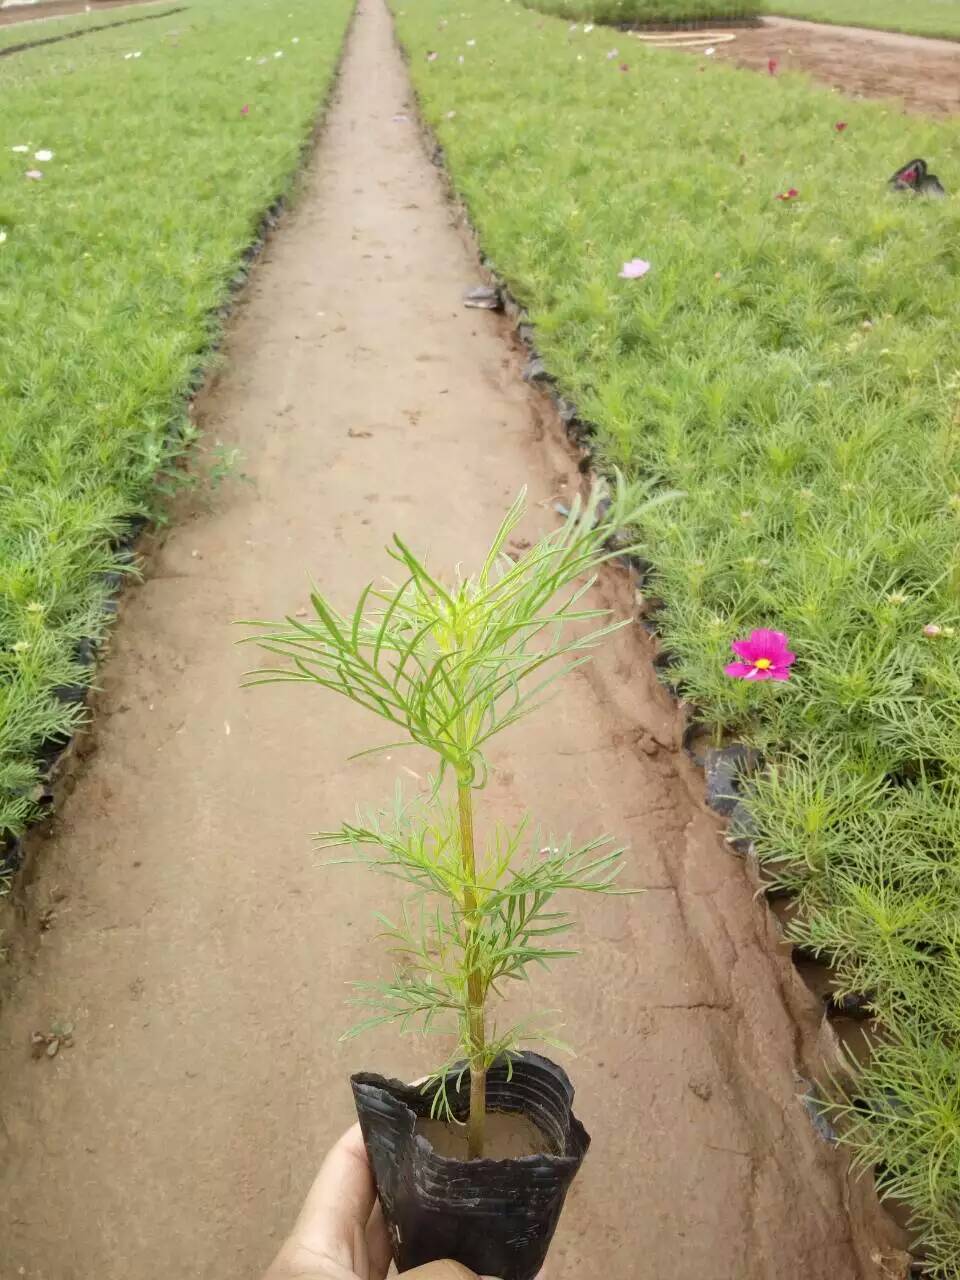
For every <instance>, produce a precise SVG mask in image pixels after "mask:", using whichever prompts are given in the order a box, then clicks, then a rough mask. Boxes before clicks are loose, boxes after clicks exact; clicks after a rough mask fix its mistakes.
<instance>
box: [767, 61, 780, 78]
mask: <svg viewBox="0 0 960 1280" xmlns="http://www.w3.org/2000/svg"><path fill="white" fill-rule="evenodd" d="M779 66H780V63H779V62H778V61H777V59H776V58H768V59H767V71H768V73H769V74H770V75H772V76H775V75H776V74H777V68H778V67H779Z"/></svg>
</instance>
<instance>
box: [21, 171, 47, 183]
mask: <svg viewBox="0 0 960 1280" xmlns="http://www.w3.org/2000/svg"><path fill="white" fill-rule="evenodd" d="M24 177H25V178H30V179H31V181H33V182H39V181H40V179H41V178H42V177H43V174H42V172H41V171H40V170H39V169H28V170H27V172H26V173H25V174H24Z"/></svg>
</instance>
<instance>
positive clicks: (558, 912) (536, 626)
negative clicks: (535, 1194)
mask: <svg viewBox="0 0 960 1280" xmlns="http://www.w3.org/2000/svg"><path fill="white" fill-rule="evenodd" d="M669 497H670V495H668V494H661V495H659V496H656V497H651V496H650V495H649V493H648V492H646V491H643V490H640V489H638V488H637V487H628V486H626V485H625V484H623V483H622V482H621V481H620V480H619V479H618V481H617V484H616V486H615V488H614V490H613V492H612V496H611V498H610V499H609V502H607V501H606V500H603V501H604V507H605V508H606V509H605V510H604V508H602V507H601V505H600V504H601V501H602V499H601V496H600V486H597V487H595V489H594V493H593V495H592V497H591V498H590V500H589V501H588V502H586V503H585V504H581V503H580V501H579V499H577V500H575V501H574V504H573V506H572V509H571V510H570V513H569V515H568V517H567V518H566V520H565V522H564V524H563V525H562V527H561V528H559V529H557V530H556V531H554V532H551V533H548V534H546V535H544V536H543V537H542V538H540V540H539V541H538V542H537V543H535V545H533V546H532V547H531V548H529V549H528V550H527V551H525V552H523V553H522V554H520V555H519V556H518V557H517V558H516V560H514V559H513V558H512V557H511V556H510V555H508V554H507V544H508V541H509V539H510V535H511V533H512V532H513V531H514V530H515V529H516V527H517V525H518V523H519V521H520V520H521V518H522V516H523V513H524V507H525V499H524V494H523V493H521V495H520V496H519V497H518V498H517V500H516V502H514V504H513V506H512V507H511V508H510V510H509V512H508V513H507V515H506V517H505V519H504V521H503V523H502V524H501V526H500V528H499V529H498V531H497V534H496V536H495V538H494V539H493V542H492V544H491V546H490V549H489V552H488V553H487V556H486V558H485V560H484V562H483V565H482V566H481V568H480V570H479V572H478V573H477V574H475V575H474V576H472V577H461V576H459V575H457V576H456V577H455V578H454V579H453V580H450V581H445V580H444V579H442V578H441V577H440V576H438V575H437V574H436V573H434V572H432V571H431V570H430V569H428V568H427V566H426V564H425V563H424V561H423V560H422V559H420V558H419V557H418V556H417V555H416V554H415V553H414V552H413V551H412V550H411V549H410V548H409V547H408V546H407V545H406V544H405V543H404V542H403V541H402V540H401V539H400V538H399V537H396V536H395V537H394V539H393V544H392V546H391V547H390V548H389V554H390V556H391V558H392V559H393V561H394V562H395V564H396V566H397V567H398V569H399V580H398V583H397V584H388V585H386V586H383V587H377V586H374V585H373V584H372V583H371V584H370V585H368V586H367V587H365V588H364V590H363V591H362V592H361V594H360V597H359V600H358V602H357V605H356V607H355V608H354V609H353V611H352V612H351V613H350V614H347V615H342V614H340V613H339V612H338V611H337V610H336V609H335V607H334V606H333V605H332V604H331V603H330V601H329V600H327V599H326V598H325V597H324V596H323V595H322V594H321V593H320V592H319V591H314V592H313V594H312V596H311V600H312V604H313V611H314V614H315V616H314V617H313V618H311V619H309V620H305V621H301V620H299V619H294V618H288V619H287V620H286V622H285V623H283V624H277V625H274V624H267V623H260V624H256V625H257V633H256V634H255V635H253V636H251V637H249V639H252V640H254V641H255V642H256V643H257V644H258V645H259V646H260V647H261V648H263V649H265V650H266V651H267V652H268V653H270V654H273V655H277V656H278V657H280V658H283V659H285V660H286V662H285V665H283V666H279V667H269V668H266V669H262V670H259V671H256V672H253V673H252V674H251V675H250V676H249V677H248V683H251V684H261V683H265V682H272V681H291V680H292V681H302V682H305V683H308V684H313V685H318V686H319V687H320V688H322V689H327V690H329V691H331V692H333V693H337V694H340V695H341V696H342V697H345V698H348V699H349V700H350V701H351V702H353V703H355V704H356V705H358V706H360V707H363V708H365V709H366V710H368V711H370V712H372V713H373V714H374V715H376V716H377V717H378V718H380V719H381V720H385V721H386V722H387V723H388V724H390V725H391V726H392V727H393V728H394V729H396V730H397V731H398V732H399V735H400V741H399V742H392V743H390V745H389V747H378V748H374V750H378V751H382V750H389V749H394V748H395V747H397V746H400V745H418V746H420V747H423V748H425V749H426V750H427V751H429V752H430V753H431V755H432V756H433V758H434V761H435V764H436V769H435V774H434V777H433V786H432V790H431V793H430V795H429V796H428V797H427V798H426V799H423V800H420V801H417V802H415V803H410V804H408V803H405V802H404V800H403V797H402V795H400V793H399V792H398V794H397V798H396V801H395V803H394V805H393V807H392V808H391V809H390V810H389V811H386V812H383V813H378V814H361V815H360V816H359V817H358V819H357V821H356V822H355V823H344V824H342V825H341V826H340V827H338V828H336V829H334V830H330V831H324V832H322V833H321V834H320V835H319V837H318V840H319V843H320V846H321V847H322V848H325V849H329V848H337V847H345V848H346V849H347V850H348V853H347V855H346V857H345V858H344V859H342V861H356V862H360V863H363V864H364V865H366V866H368V867H370V868H371V869H372V870H374V871H378V872H381V873H383V874H385V875H388V876H392V877H395V878H397V879H398V880H400V881H401V882H402V883H403V884H405V885H406V886H407V888H408V890H409V891H410V896H409V898H408V899H407V900H406V901H405V903H404V906H403V909H402V911H401V913H400V915H399V917H398V918H397V919H396V920H387V919H385V918H383V917H381V923H382V925H383V927H384V931H385V933H386V936H387V938H388V939H389V941H390V943H391V945H392V948H393V950H394V953H395V956H396V960H397V963H396V971H395V973H394V975H393V977H392V978H391V979H390V980H389V981H387V982H383V983H375V984H371V985H367V986H365V987H364V989H363V991H362V993H361V1003H363V1004H365V1005H366V1006H368V1007H369V1010H370V1011H369V1015H368V1016H367V1017H366V1018H365V1019H364V1020H363V1021H362V1022H361V1023H360V1024H359V1025H358V1026H357V1027H355V1028H354V1029H353V1031H352V1032H348V1033H347V1034H348V1035H350V1034H355V1033H356V1032H358V1031H362V1030H363V1029H365V1028H368V1027H371V1026H376V1025H380V1024H384V1023H396V1024H399V1025H400V1026H401V1027H407V1026H408V1025H410V1024H419V1025H420V1026H422V1028H423V1029H424V1030H431V1029H436V1030H449V1031H451V1032H452V1035H453V1039H454V1040H455V1042H456V1047H455V1050H454V1052H453V1053H452V1054H451V1056H450V1058H449V1060H448V1061H447V1063H446V1064H445V1065H444V1066H443V1067H442V1068H441V1069H440V1070H439V1072H438V1073H437V1074H436V1075H435V1076H434V1077H433V1078H434V1079H437V1078H438V1077H439V1079H440V1082H441V1085H443V1083H444V1082H445V1080H446V1076H447V1072H448V1070H449V1067H450V1065H451V1064H452V1063H453V1061H454V1060H455V1059H457V1058H463V1059H466V1061H467V1062H468V1063H469V1072H470V1113H469V1119H468V1122H467V1137H468V1146H469V1154H470V1156H471V1157H474V1156H479V1155H481V1154H482V1152H483V1144H484V1117H485V1098H486V1092H485V1089H486V1074H487V1071H488V1070H489V1068H490V1066H491V1065H492V1064H493V1063H494V1062H495V1061H496V1060H497V1059H501V1058H504V1057H506V1058H507V1059H508V1060H509V1056H510V1054H511V1053H512V1052H513V1051H515V1050H516V1049H517V1048H518V1047H519V1045H520V1044H521V1043H522V1042H523V1041H524V1040H526V1039H528V1038H530V1037H531V1036H532V1035H533V1031H532V1030H531V1029H530V1028H528V1027H527V1026H525V1025H522V1024H516V1025H510V1026H507V1027H500V1026H498V1025H497V1023H496V1020H495V1018H494V1017H493V1016H492V1015H491V1013H490V1009H489V1002H490V998H491V997H492V996H497V995H500V994H501V992H502V988H503V986H504V984H505V983H506V982H507V981H508V980H511V979H523V978H526V977H527V974H528V971H529V970H530V968H531V966H532V965H535V964H536V965H547V964H548V963H549V962H550V961H552V960H554V959H557V958H559V957H561V956H567V955H570V954H572V952H571V951H570V949H569V947H565V946H561V945H559V943H558V939H559V938H560V937H561V935H563V934H564V933H566V931H567V930H568V929H569V928H570V926H571V924H572V918H571V916H570V914H569V913H568V912H567V911H565V910H563V909H558V908H557V907H556V906H555V905H554V898H555V896H556V894H558V893H559V892H561V891H562V890H566V889H578V890H580V891H582V892H587V893H611V892H616V891H617V890H616V888H615V880H616V877H617V875H618V873H619V871H620V869H621V855H622V852H623V851H622V850H621V849H620V848H618V847H616V846H613V845H611V843H610V841H609V839H608V838H606V837H604V838H600V839H596V840H591V841H588V842H587V843H585V844H579V845H578V844H572V843H570V842H569V841H567V842H561V843H559V844H557V845H551V846H549V847H548V848H547V849H540V850H539V851H538V850H537V844H538V843H539V842H538V841H537V840H535V839H533V833H532V832H531V831H530V828H529V823H528V820H527V819H526V818H524V819H523V820H522V821H520V822H519V823H518V824H517V826H515V827H507V826H504V825H497V826H495V827H494V829H493V832H492V835H490V837H489V838H488V839H487V841H486V842H485V843H484V844H482V845H481V844H480V843H479V841H478V833H477V825H476V818H475V806H474V796H475V793H476V792H477V791H478V790H480V789H482V787H483V785H484V782H485V780H486V777H487V771H488V765H487V758H486V753H487V749H488V746H489V744H490V742H491V741H492V739H493V738H494V737H495V736H496V735H497V734H499V733H500V732H502V731H503V730H505V729H508V728H509V727H510V726H512V725H514V724H516V723H517V722H518V721H519V720H520V719H522V718H523V717H525V716H527V715H529V714H530V713H531V712H532V711H533V710H535V709H536V708H537V707H538V706H539V705H540V704H541V702H542V699H543V696H544V694H545V693H546V691H547V689H548V688H549V687H550V685H551V684H552V683H553V682H554V681H555V680H556V679H557V678H558V677H559V676H560V675H562V674H563V673H565V672H568V671H571V670H572V669H573V668H575V667H577V666H579V665H580V664H581V663H583V662H585V661H587V660H588V657H589V651H590V650H591V649H593V648H594V647H595V646H596V645H597V644H599V643H600V642H601V641H602V640H603V639H604V638H605V637H606V636H608V635H610V634H611V633H612V632H613V631H616V630H618V629H619V628H620V627H621V626H623V625H625V624H624V623H623V622H618V621H612V620H611V618H610V615H609V613H608V611H606V610H603V609H596V608H594V607H592V606H591V605H590V604H588V603H587V600H586V596H587V592H588V591H589V588H590V586H591V585H592V583H593V581H594V577H595V574H596V571H597V569H598V568H599V566H600V565H602V564H603V563H604V562H605V561H606V560H608V559H609V558H610V557H611V556H613V555H617V554H622V551H623V548H622V547H619V548H618V550H612V549H611V537H612V535H613V534H614V533H615V532H619V531H622V530H624V529H626V528H629V527H630V526H632V525H634V524H635V523H636V522H637V520H638V519H639V518H640V516H641V514H642V513H643V512H644V511H645V510H647V509H648V508H649V507H650V506H651V505H653V504H657V503H662V502H663V501H665V500H667V499H668V498H669ZM364 754H366V753H364ZM538 1034H539V1033H538ZM540 1038H544V1037H543V1036H542V1034H540ZM438 1096H441V1097H443V1096H445V1094H444V1092H443V1088H442V1087H441V1090H440V1091H439V1093H438Z"/></svg>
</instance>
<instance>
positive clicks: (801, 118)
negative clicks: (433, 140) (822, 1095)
mask: <svg viewBox="0 0 960 1280" xmlns="http://www.w3.org/2000/svg"><path fill="white" fill-rule="evenodd" d="M398 22H399V28H400V33H401V37H402V39H403V41H404V42H405V44H406V46H407V48H408V51H409V54H410V57H411V65H412V72H413V77H414V81H415V84H416V87H417V90H418V92H419V94H420V95H421V98H422V105H423V109H424V112H425V115H426V117H427V119H428V121H429V123H430V124H431V125H432V126H433V128H434V129H435V130H436V132H437V134H438V136H439V139H440V141H441V143H442V145H443V147H444V151H445V154H446V157H447V162H448V165H449V168H450V171H451V174H452V177H453V180H454V182H455V184H456V186H457V188H458V190H459V191H460V193H461V194H462V196H463V198H464V199H465V201H466V204H467V206H468V208H469V211H470V214H471V217H472V218H473V220H474V222H475V225H476V226H477V228H478V232H479V235H480V239H481V242H482V245H483V247H484V249H485V251H486V252H487V253H488V254H489V255H490V257H491V258H492V260H493V262H494V263H495V264H496V268H497V270H498V271H499V272H500V273H501V274H502V276H503V277H504V278H505V279H506V280H507V281H508V283H509V285H510V287H511V289H512V290H513V292H514V293H515V295H516V296H517V297H518V299H520V301H521V302H522V303H524V304H525V305H526V307H527V308H528V310H529V313H530V317H531V319H532V321H533V323H534V324H535V326H536V333H537V342H538V345H539V347H540V349H541V352H542V354H543V356H544V358H545V360H546V362H547V365H548V368H549V370H550V371H551V372H552V374H553V375H554V376H555V377H556V379H557V380H558V383H559V387H560V389H561V390H562V392H563V393H564V394H565V395H566V396H568V397H569V398H570V399H571V400H572V401H573V402H574V403H576V404H577V405H578V406H579V409H580V411H581V413H582V414H583V416H584V418H585V419H587V420H588V421H589V422H591V423H593V424H595V446H596V448H597V450H598V452H599V455H600V458H601V459H602V461H603V462H605V463H606V464H611V465H616V466H619V467H622V468H624V469H625V470H626V471H627V472H628V473H630V474H633V475H639V476H644V477H654V478H657V479H658V480H660V481H661V482H662V483H663V484H665V485H668V486H670V487H672V488H678V489H680V490H682V491H683V493H684V494H685V497H684V499H683V500H682V501H681V502H680V503H679V504H676V505H672V506H667V507H662V508H659V509H658V510H657V511H656V512H654V513H653V514H652V515H651V516H650V518H649V520H648V522H647V525H646V529H645V532H646V533H647V534H648V536H649V539H650V543H651V546H652V547H653V551H652V553H651V554H652V557H653V558H654V560H655V562H656V569H655V572H654V576H653V578H652V580H651V581H650V582H649V583H648V587H647V589H648V590H649V592H650V593H651V596H652V597H656V598H660V599H662V600H663V601H664V602H665V604H664V605H663V607H662V608H661V609H660V611H659V620H660V624H661V627H662V633H663V637H664V643H665V646H666V647H667V649H668V650H669V652H670V654H671V655H672V656H673V658H674V659H675V662H676V665H675V666H674V667H673V669H672V671H671V679H673V680H676V681H677V683H678V685H679V687H680V689H681V691H682V693H683V696H684V697H685V698H686V699H688V700H689V701H690V702H692V703H693V704H694V705H695V707H696V710H697V714H698V715H699V716H700V717H701V718H702V720H703V721H704V722H705V723H706V724H707V725H708V726H710V727H712V729H713V730H714V731H715V733H716V735H717V737H718V738H720V739H722V738H723V736H724V734H726V733H729V732H731V731H732V732H733V733H735V734H736V735H737V736H740V737H745V738H748V739H749V740H750V741H751V742H753V743H754V744H756V745H757V746H758V747H759V748H761V750H762V751H763V753H764V756H765V758H766V760H767V762H768V768H767V770H766V771H765V773H764V774H763V776H762V777H761V778H760V779H759V780H758V781H757V782H756V784H755V788H754V790H753V793H752V800H751V805H752V810H753V816H754V819H755V822H756V824H757V828H758V834H757V846H758V849H759V853H760V856H761V857H762V858H763V860H764V862H765V865H766V868H767V873H768V874H769V875H771V876H772V877H773V878H774V879H775V880H776V881H777V882H778V884H779V885H780V886H782V887H785V888H788V889H789V890H790V891H791V892H793V893H794V894H796V895H797V897H798V900H799V906H800V908H801V911H800V917H799V923H797V924H796V926H795V932H794V937H795V939H796V941H797V942H799V943H801V944H803V945H805V946H806V947H808V948H812V949H814V950H816V951H817V952H818V953H820V954H821V955H823V956H826V957H829V958H830V959H831V960H832V961H833V963H834V965H835V966H836V971H837V974H838V978H839V982H840V984H841V989H842V991H843V992H845V993H850V994H857V995H859V996H865V997H866V999H867V1000H868V1001H869V1002H871V1003H872V1005H873V1007H874V1008H875V1010H876V1011H877V1013H878V1014H879V1016H880V1018H881V1020H882V1024H883V1026H884V1027H885V1028H886V1031H885V1035H884V1038H883V1041H882V1045H881V1047H880V1048H879V1049H878V1050H877V1051H876V1052H875V1053H874V1055H873V1058H872V1060H871V1063H870V1065H869V1067H868V1068H867V1069H866V1072H865V1074H864V1075H863V1077H862V1079H861V1080H860V1082H859V1086H858V1097H857V1098H856V1100H855V1101H854V1103H853V1106H852V1110H851V1113H850V1116H849V1117H848V1123H847V1125H846V1126H845V1130H844V1131H845V1135H846V1137H847V1139H848V1140H849V1141H850V1142H852V1143H853V1144H854V1145H855V1146H856V1148H857V1151H858V1153H859V1157H860V1159H862V1160H863V1161H864V1162H865V1163H869V1164H874V1165H875V1166H876V1168H877V1172H878V1179H879V1183H880V1185H881V1188H882V1189H883V1190H885V1191H886V1192H888V1193H891V1194H896V1196H898V1197H900V1198H901V1199H902V1200H904V1201H905V1202H906V1203H907V1204H908V1205H909V1206H910V1207H911V1208H912V1209H913V1210H914V1211H915V1213H916V1214H917V1216H918V1222H919V1224H920V1229H921V1232H922V1235H923V1237H924V1240H925V1244H926V1247H927V1250H928V1252H929V1256H930V1257H931V1258H932V1259H933V1260H934V1261H935V1262H937V1263H938V1264H939V1265H940V1267H941V1268H942V1270H941V1272H940V1274H942V1275H944V1276H952V1277H956V1276H960V1218H958V1216H957V1206H958V1204H960V1043H958V1032H960V1016H958V1012H957V1011H958V1009H960V874H958V862H957V849H958V840H960V677H958V669H960V668H958V661H960V569H958V565H960V556H958V553H960V436H958V432H957V425H958V422H960V366H958V362H957V353H956V343H955V337H954V328H955V323H954V317H955V315H956V311H957V307H958V305H960V277H958V274H957V265H958V260H960V259H958V254H960V249H958V246H960V239H958V233H960V208H958V205H957V202H956V200H955V199H947V200H941V201H926V200H923V199H920V198H917V197H914V196H907V197H897V196H894V195H891V194H889V193H888V192H887V189H886V179H887V177H888V176H889V174H890V173H891V172H892V171H893V170H894V169H895V168H896V167H897V166H898V165H900V164H903V163H905V162H906V161H908V160H909V159H910V158H911V157H912V156H916V155H922V156H927V157H929V158H930V160H931V161H934V162H935V164H934V165H933V167H934V168H935V169H936V170H937V171H938V172H939V174H940V177H941V179H942V180H943V181H944V182H945V183H946V186H947V188H948V190H951V189H955V188H956V186H957V184H958V183H960V139H958V136H957V133H956V130H955V129H954V128H953V127H951V126H950V125H943V124H935V123H932V122H929V121H925V120H923V119H922V118H905V117H901V116H894V115H893V114H892V113H888V112H887V111H886V110H883V109H882V108H881V107H880V106H874V105H870V104H866V103H854V102H850V101H843V100H841V99H838V98H837V96H836V95H834V94H831V93H829V92H826V91H824V90H821V89H819V88H816V87H814V86H813V85H812V84H811V83H810V82H809V81H806V80H805V79H803V78H801V77H795V76H786V77H783V76H776V77H774V76H757V75H753V74H747V73H743V72H739V71H736V70H733V69H730V68H728V67H721V66H717V65H714V64H713V63H711V62H709V60H701V59H690V58H687V57H683V56H680V55H675V54H667V53H662V52H660V53H650V52H647V51H644V50H642V49H639V48H637V47H635V46H634V44H633V43H632V42H626V41H621V42H620V43H619V47H618V40H617V35H616V33H614V32H611V31H609V30H601V29H599V28H597V29H585V28H583V27H579V26H578V27H575V28H571V27H570V26H569V24H568V23H567V22H566V21H564V22H560V21H550V20H545V19H544V18H543V16H542V15H540V14H536V13H531V12H530V11H529V10H527V9H525V8H523V7H521V6H520V5H519V4H511V3H510V0H506V3H502V2H496V3H495V2H494V0H489V2H488V3H484V4H483V6H482V7H478V6H475V7H473V8H472V9H471V11H470V12H468V13H462V12H461V11H460V9H459V7H456V6H451V5H450V4H449V3H448V2H447V0H424V3H422V4H420V5H418V6H416V7H415V8H414V7H410V8H409V9H401V10H400V12H399V14H398ZM755 628H771V629H775V630H777V631H781V632H784V633H786V635H787V636H788V637H789V643H790V649H791V650H792V651H793V652H795V653H796V661H795V663H794V664H793V665H792V666H790V667H789V668H788V667H786V666H784V667H783V668H782V669H776V671H775V673H776V674H777V675H779V676H780V677H782V678H780V679H776V680H766V679H764V680H754V679H738V678H735V677H736V670H734V672H733V673H732V674H730V673H728V672H727V671H726V670H725V668H726V666H727V665H728V664H729V662H730V659H731V653H730V646H731V643H732V642H734V641H737V640H742V639H743V638H744V637H746V636H747V635H749V634H750V632H751V631H752V630H753V629H755ZM771 661H772V660H771ZM765 662H766V663H767V670H773V669H774V668H771V666H770V662H769V661H767V660H766V659H765ZM774 667H775V664H774ZM761 670H763V668H761ZM743 673H744V672H743V670H741V672H740V674H743ZM753 674H754V675H756V674H759V672H753ZM764 674H766V671H764Z"/></svg>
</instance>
